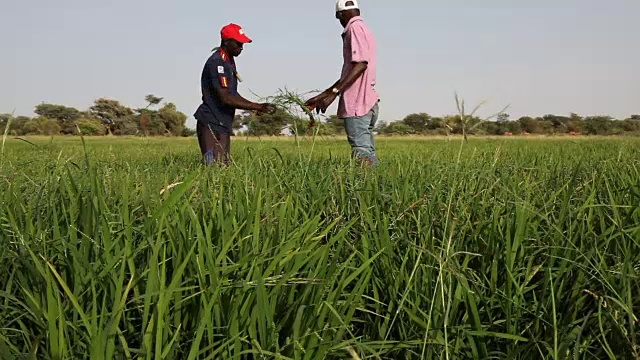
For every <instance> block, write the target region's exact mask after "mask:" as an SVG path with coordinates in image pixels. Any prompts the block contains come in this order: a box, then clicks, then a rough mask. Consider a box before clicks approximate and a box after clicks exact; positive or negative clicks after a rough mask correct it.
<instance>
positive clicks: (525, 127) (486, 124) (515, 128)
mask: <svg viewBox="0 0 640 360" xmlns="http://www.w3.org/2000/svg"><path fill="white" fill-rule="evenodd" d="M378 131H379V132H380V133H381V134H387V135H412V134H416V135H449V134H463V132H465V131H466V133H467V134H474V135H528V134H543V135H558V134H569V135H624V134H628V135H640V115H631V116H629V117H628V118H626V119H614V118H613V117H611V116H584V117H583V116H580V115H578V114H570V115H569V116H562V115H552V114H548V115H544V116H539V117H530V116H523V117H520V118H518V119H511V117H510V116H509V114H506V113H501V114H499V115H498V116H497V118H496V120H492V121H483V120H482V119H480V118H478V117H470V116H465V117H464V118H462V117H461V116H460V115H453V116H444V117H436V116H431V115H429V114H426V113H420V114H410V115H408V116H407V117H405V118H404V119H402V120H400V121H394V122H391V123H388V124H381V125H380V126H379V127H378Z"/></svg>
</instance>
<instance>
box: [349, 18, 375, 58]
mask: <svg viewBox="0 0 640 360" xmlns="http://www.w3.org/2000/svg"><path fill="white" fill-rule="evenodd" d="M349 40H350V41H349V44H350V47H351V62H367V63H368V62H369V61H371V55H372V54H371V46H369V37H368V34H367V31H366V30H365V28H364V27H363V26H362V25H361V24H358V23H355V24H353V25H352V26H351V28H350V29H349Z"/></svg>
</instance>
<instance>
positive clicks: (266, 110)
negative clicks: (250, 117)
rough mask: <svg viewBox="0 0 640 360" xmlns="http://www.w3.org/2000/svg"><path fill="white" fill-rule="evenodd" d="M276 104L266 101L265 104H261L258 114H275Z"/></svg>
mask: <svg viewBox="0 0 640 360" xmlns="http://www.w3.org/2000/svg"><path fill="white" fill-rule="evenodd" d="M276 110H277V108H276V106H275V105H273V104H268V103H264V104H260V109H259V110H258V115H260V114H269V115H273V114H275V113H276Z"/></svg>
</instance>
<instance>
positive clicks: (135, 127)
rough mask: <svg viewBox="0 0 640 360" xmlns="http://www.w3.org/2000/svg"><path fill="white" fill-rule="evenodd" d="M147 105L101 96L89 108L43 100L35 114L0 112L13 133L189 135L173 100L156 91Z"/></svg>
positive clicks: (2, 121)
mask: <svg viewBox="0 0 640 360" xmlns="http://www.w3.org/2000/svg"><path fill="white" fill-rule="evenodd" d="M145 100H146V102H147V106H146V107H144V108H139V109H132V108H130V107H127V106H125V105H123V104H121V103H120V102H119V101H118V100H113V99H106V98H99V99H96V100H95V101H94V103H93V105H91V107H89V108H88V109H87V110H84V111H81V110H78V109H76V108H74V107H69V106H65V105H58V104H47V103H42V104H39V105H36V107H35V109H34V113H35V114H36V116H35V117H32V118H30V117H27V116H17V117H13V116H12V115H11V114H0V128H1V129H2V130H4V129H6V126H7V124H9V120H11V123H10V124H9V128H8V133H9V134H10V135H79V134H82V135H94V136H96V135H140V136H158V135H169V136H190V135H193V133H194V132H193V130H191V129H189V128H187V127H186V121H187V115H185V114H184V113H182V112H180V111H178V109H177V108H176V105H175V104H173V103H171V102H165V103H163V104H162V102H163V100H164V99H163V98H161V97H157V96H155V95H147V96H146V97H145Z"/></svg>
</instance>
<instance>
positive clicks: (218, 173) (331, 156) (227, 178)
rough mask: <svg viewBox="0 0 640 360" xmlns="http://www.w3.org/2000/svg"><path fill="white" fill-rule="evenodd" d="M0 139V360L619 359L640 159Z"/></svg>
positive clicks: (634, 314) (308, 142)
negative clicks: (213, 155) (353, 156)
mask: <svg viewBox="0 0 640 360" xmlns="http://www.w3.org/2000/svg"><path fill="white" fill-rule="evenodd" d="M377 140H378V142H377V145H378V149H379V157H380V159H381V161H382V163H381V165H380V166H379V167H378V168H361V167H358V166H356V165H354V164H352V163H351V162H350V160H349V147H348V144H347V142H346V140H345V139H342V138H337V139H334V140H331V139H318V140H317V141H313V140H312V139H311V138H306V139H299V141H294V140H271V139H263V140H247V139H245V138H240V137H236V138H233V141H234V142H233V147H232V153H233V156H234V161H235V162H234V164H233V165H232V166H231V167H229V168H220V167H213V168H204V167H203V166H201V165H200V163H199V151H198V146H197V141H196V139H195V138H191V139H170V138H153V139H143V138H128V139H115V138H114V139H107V138H99V139H98V138H93V139H91V138H88V139H84V141H83V140H81V139H80V138H63V137H57V138H52V139H49V138H27V139H24V140H20V139H12V138H9V139H7V141H6V143H4V144H3V146H2V156H0V161H1V162H0V274H1V276H0V358H3V359H309V360H310V359H636V358H638V356H639V354H640V330H639V326H640V324H639V323H638V315H639V314H640V279H639V278H638V276H639V271H640V207H639V204H640V139H637V138H636V139H634V138H579V137H576V138H568V139H567V138H562V139H554V138H536V139H522V138H471V139H470V140H469V142H468V143H464V142H463V141H461V139H459V138H456V139H453V140H451V139H448V140H447V139H421V138H414V139H411V138H408V139H388V138H382V137H379V138H378V139H377Z"/></svg>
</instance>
